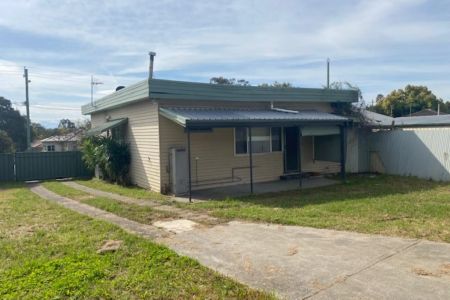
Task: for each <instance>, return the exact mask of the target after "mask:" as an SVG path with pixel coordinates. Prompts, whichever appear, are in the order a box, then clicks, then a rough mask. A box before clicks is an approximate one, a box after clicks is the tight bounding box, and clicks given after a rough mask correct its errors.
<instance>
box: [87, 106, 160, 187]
mask: <svg viewBox="0 0 450 300" xmlns="http://www.w3.org/2000/svg"><path fill="white" fill-rule="evenodd" d="M119 118H128V124H127V125H126V130H125V141H126V142H127V143H129V147H130V152H131V165H130V177H131V180H132V182H133V183H135V184H136V185H138V186H140V187H143V188H146V189H151V190H153V191H157V192H160V191H161V181H160V178H161V177H160V153H159V114H158V104H157V103H154V102H151V101H141V102H137V103H133V104H130V105H127V106H124V107H120V108H115V109H112V110H106V111H102V112H99V113H94V114H92V115H91V121H92V127H93V128H94V127H96V126H99V125H101V124H103V123H105V122H107V121H108V120H113V119H119Z"/></svg>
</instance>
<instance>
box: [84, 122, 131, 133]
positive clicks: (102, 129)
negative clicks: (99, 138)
mask: <svg viewBox="0 0 450 300" xmlns="http://www.w3.org/2000/svg"><path fill="white" fill-rule="evenodd" d="M127 121H128V118H122V119H115V120H110V121H108V122H106V123H103V124H102V125H100V126H97V127H94V128H91V129H89V130H88V131H87V133H86V135H88V136H93V135H99V134H101V133H102V132H105V131H107V130H110V129H113V128H115V127H117V126H120V125H122V124H125V123H126V122H127Z"/></svg>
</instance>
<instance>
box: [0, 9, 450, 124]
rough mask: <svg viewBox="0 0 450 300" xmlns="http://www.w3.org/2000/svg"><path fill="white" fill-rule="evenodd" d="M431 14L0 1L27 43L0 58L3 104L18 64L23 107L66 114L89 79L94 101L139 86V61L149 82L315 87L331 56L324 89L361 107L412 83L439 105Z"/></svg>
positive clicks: (447, 31) (447, 23)
mask: <svg viewBox="0 0 450 300" xmlns="http://www.w3.org/2000/svg"><path fill="white" fill-rule="evenodd" d="M439 5H440V6H441V7H438V6H439ZM434 6H436V7H437V8H434ZM442 7H444V8H446V9H447V10H448V9H450V7H449V4H448V3H446V2H445V1H444V2H439V1H437V2H427V1H422V0H408V1H406V0H397V1H387V0H381V1H372V0H363V1H356V0H348V1H322V2H320V3H318V2H317V1H294V0H292V1H288V0H285V1H266V0H261V1H209V2H207V1H152V2H149V1H145V0H137V1H105V2H100V1H88V0H85V1H77V2H71V1H56V0H53V1H38V0H32V1H26V2H25V1H15V2H12V1H3V2H0V11H2V12H4V14H3V15H2V18H0V30H1V29H2V28H6V29H7V30H11V31H13V32H14V31H17V32H18V33H26V34H29V35H32V36H33V37H36V40H35V41H33V43H34V44H33V43H31V44H30V47H24V46H23V45H22V44H20V43H17V44H14V41H12V45H11V46H10V48H6V49H0V54H1V57H10V58H9V61H6V62H5V61H4V62H3V63H5V64H9V66H7V67H5V66H4V64H3V63H2V62H1V61H0V80H2V82H5V83H6V85H5V86H7V87H8V88H7V89H5V90H4V93H6V96H9V97H11V98H14V99H21V98H23V78H21V72H22V65H27V66H31V68H30V77H31V78H32V80H33V82H32V84H31V86H30V90H31V92H32V99H33V100H35V101H38V102H39V103H46V102H48V101H56V102H58V103H61V104H65V105H74V106H77V105H80V104H82V103H85V102H87V101H89V98H90V94H89V92H90V87H89V80H90V74H96V75H97V77H98V78H99V79H100V80H101V81H103V82H104V83H105V84H104V85H101V86H98V87H97V88H96V97H100V96H101V95H104V94H105V93H106V92H109V91H112V90H113V89H114V88H115V87H116V86H117V85H128V84H130V83H132V82H134V81H138V80H140V79H142V76H145V74H146V72H147V68H148V55H147V52H148V51H149V50H154V51H156V52H157V57H156V63H155V72H156V77H159V76H160V75H159V74H166V76H169V78H168V79H170V78H174V79H187V80H189V79H191V78H196V79H201V80H207V79H208V78H210V77H212V76H217V75H224V76H230V77H236V78H246V79H249V80H251V81H252V82H254V83H259V82H268V81H274V80H277V81H291V82H294V83H297V84H301V85H302V86H321V85H322V84H323V83H324V78H325V73H324V70H325V69H324V61H325V58H326V57H331V58H332V61H333V64H332V78H333V80H340V81H350V82H353V83H354V84H356V85H358V86H360V87H361V88H362V90H363V92H364V93H365V94H367V95H370V97H372V95H376V93H378V92H383V93H386V90H387V89H392V88H400V87H403V86H404V85H405V84H407V83H409V82H416V83H420V84H428V85H429V86H430V87H432V88H433V89H435V92H436V93H437V94H438V95H440V96H441V97H444V98H447V99H448V98H450V92H449V90H448V88H446V85H445V84H442V83H440V82H442V79H441V78H448V77H449V75H450V71H449V70H450V68H448V67H449V66H450V60H449V58H447V56H448V55H447V53H448V51H450V20H449V19H448V17H446V16H445V13H441V12H445V11H446V9H443V8H442ZM1 42H2V36H0V43H1ZM6 42H7V43H5V44H11V41H10V40H9V41H6ZM43 44H48V46H47V47H44V48H45V49H43V50H42V49H41V48H42V47H43V46H45V45H43ZM52 45H53V46H52ZM72 45H73V47H72ZM33 46H36V47H35V48H39V49H40V50H39V51H36V50H34V49H33ZM38 46H39V47H38ZM61 49H63V50H61ZM433 58H435V59H433ZM438 58H439V59H440V60H437V59H438ZM5 60H8V59H5ZM436 60H437V61H436ZM56 61H57V63H56ZM11 63H12V64H13V65H12V66H11ZM294 65H295V66H296V67H293V66H294ZM4 68H7V69H4ZM8 68H13V69H12V70H13V71H11V69H8ZM2 72H3V73H2ZM8 72H9V73H8ZM11 72H12V73H14V72H15V73H17V74H15V75H14V76H15V77H14V76H13V74H12V73H11ZM137 74H138V75H137ZM16 75H17V76H16ZM139 75H140V76H139ZM39 76H40V77H39ZM58 97H60V99H58ZM40 115H44V114H43V113H36V116H40ZM53 115H55V116H56V114H55V113H53Z"/></svg>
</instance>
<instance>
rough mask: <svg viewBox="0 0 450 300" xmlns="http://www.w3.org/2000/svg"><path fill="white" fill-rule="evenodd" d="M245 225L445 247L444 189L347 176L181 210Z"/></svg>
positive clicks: (448, 226) (449, 206)
mask: <svg viewBox="0 0 450 300" xmlns="http://www.w3.org/2000/svg"><path fill="white" fill-rule="evenodd" d="M185 207H190V208H191V209H198V210H205V211H208V212H209V213H211V214H213V215H215V216H218V217H222V218H228V219H247V220H254V221H264V222H271V223H280V224H289V225H301V226H310V227H317V228H332V229H337V230H350V231H357V232H362V233H374V234H384V235H392V236H401V237H411V238H424V239H429V240H434V241H444V242H450V184H448V183H447V184H443V183H436V182H432V181H427V180H421V179H417V178H412V177H400V176H385V175H380V176H369V175H358V176H350V177H349V180H348V183H347V184H338V185H334V186H329V187H324V188H315V189H305V190H302V191H291V192H283V193H273V194H265V195H256V196H249V197H242V198H236V199H232V198H229V199H225V200H222V201H208V202H205V203H197V204H194V205H185Z"/></svg>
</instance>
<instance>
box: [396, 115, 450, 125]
mask: <svg viewBox="0 0 450 300" xmlns="http://www.w3.org/2000/svg"><path fill="white" fill-rule="evenodd" d="M394 122H395V123H394V125H395V126H403V127H407V126H414V127H418V126H448V125H450V115H439V116H420V117H401V118H394Z"/></svg>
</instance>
